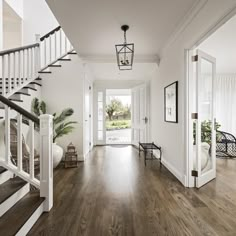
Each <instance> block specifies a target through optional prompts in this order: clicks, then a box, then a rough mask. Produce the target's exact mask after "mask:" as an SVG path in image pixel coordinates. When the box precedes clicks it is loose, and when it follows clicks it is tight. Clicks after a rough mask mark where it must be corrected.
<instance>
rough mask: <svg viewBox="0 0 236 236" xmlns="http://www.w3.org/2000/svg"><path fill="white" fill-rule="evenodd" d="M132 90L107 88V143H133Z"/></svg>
mask: <svg viewBox="0 0 236 236" xmlns="http://www.w3.org/2000/svg"><path fill="white" fill-rule="evenodd" d="M131 106H132V104H131V90H130V89H107V90H106V144H131Z"/></svg>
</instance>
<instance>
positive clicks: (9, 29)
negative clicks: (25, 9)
mask: <svg viewBox="0 0 236 236" xmlns="http://www.w3.org/2000/svg"><path fill="white" fill-rule="evenodd" d="M21 45H22V18H21V17H20V16H19V15H18V14H17V13H16V12H15V11H14V10H13V9H12V8H11V7H10V6H9V5H8V4H7V3H6V2H3V49H4V50H6V49H10V48H16V47H20V46H21Z"/></svg>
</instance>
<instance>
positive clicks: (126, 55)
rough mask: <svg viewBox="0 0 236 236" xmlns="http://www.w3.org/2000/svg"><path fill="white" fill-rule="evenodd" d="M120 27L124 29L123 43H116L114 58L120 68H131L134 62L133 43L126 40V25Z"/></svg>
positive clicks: (127, 27)
mask: <svg viewBox="0 0 236 236" xmlns="http://www.w3.org/2000/svg"><path fill="white" fill-rule="evenodd" d="M121 29H122V30H123V31H124V43H123V44H116V45H115V46H116V58H117V64H118V67H119V69H120V70H132V67H133V62H134V44H133V43H127V42H126V31H127V30H128V29H129V26H128V25H122V26H121Z"/></svg>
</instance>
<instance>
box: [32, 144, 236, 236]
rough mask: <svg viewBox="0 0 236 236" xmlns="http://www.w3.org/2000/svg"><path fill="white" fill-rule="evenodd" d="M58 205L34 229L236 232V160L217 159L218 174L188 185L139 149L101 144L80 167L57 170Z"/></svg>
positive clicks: (95, 233)
mask: <svg viewBox="0 0 236 236" xmlns="http://www.w3.org/2000/svg"><path fill="white" fill-rule="evenodd" d="M54 175H55V178H54V182H55V186H54V208H53V210H52V211H51V212H50V213H49V214H48V213H44V214H43V216H42V217H41V218H40V220H39V221H38V222H37V223H36V225H35V226H34V227H33V228H32V230H31V232H30V234H29V235H34V236H35V235H50V236H54V235H56V236H60V235H63V236H73V235H79V236H80V235H88V236H106V235H116V236H120V235H127V236H132V235H137V236H149V235H168V236H172V235H180V236H183V235H194V236H195V235H199V236H202V235H219V236H228V235H230V236H233V235H234V236H235V235H236V160H217V179H216V180H214V181H212V182H211V183H209V184H208V185H206V186H204V187H202V188H201V189H200V190H196V189H187V188H184V187H183V186H182V185H181V184H180V183H179V182H178V181H177V180H176V179H175V177H174V176H173V175H172V174H171V173H170V172H169V171H168V170H167V169H166V168H165V167H163V168H162V169H161V170H160V169H159V162H158V161H152V162H151V161H150V162H148V163H147V166H146V167H145V166H144V163H143V159H142V158H140V159H139V157H138V151H137V150H136V149H134V148H132V147H130V146H128V147H109V146H107V147H97V148H95V149H94V150H93V151H92V152H91V155H90V157H89V158H88V159H87V160H86V162H85V163H80V165H79V168H77V169H63V168H60V169H58V170H56V171H55V174H54Z"/></svg>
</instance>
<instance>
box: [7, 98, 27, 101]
mask: <svg viewBox="0 0 236 236" xmlns="http://www.w3.org/2000/svg"><path fill="white" fill-rule="evenodd" d="M9 100H10V101H13V102H24V101H23V100H21V99H17V98H10V99H9Z"/></svg>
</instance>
